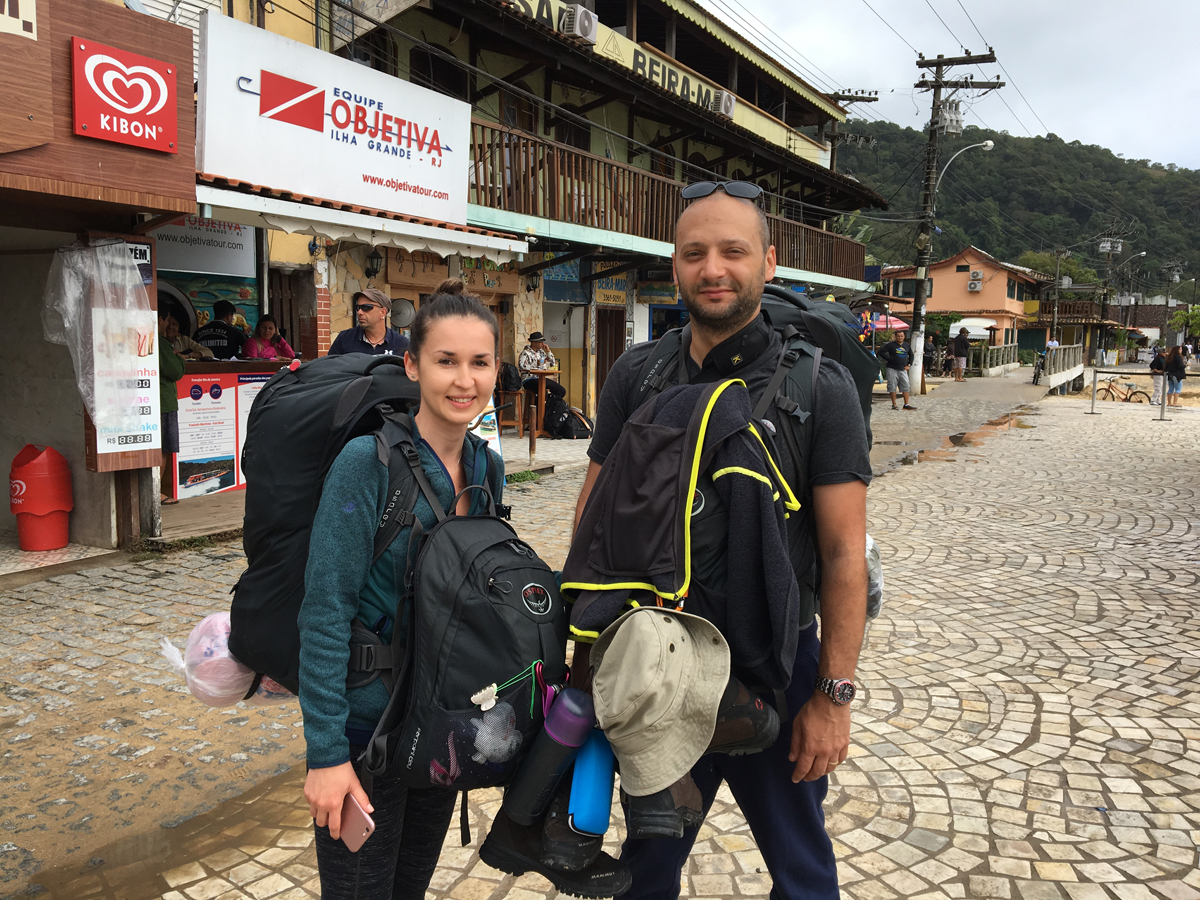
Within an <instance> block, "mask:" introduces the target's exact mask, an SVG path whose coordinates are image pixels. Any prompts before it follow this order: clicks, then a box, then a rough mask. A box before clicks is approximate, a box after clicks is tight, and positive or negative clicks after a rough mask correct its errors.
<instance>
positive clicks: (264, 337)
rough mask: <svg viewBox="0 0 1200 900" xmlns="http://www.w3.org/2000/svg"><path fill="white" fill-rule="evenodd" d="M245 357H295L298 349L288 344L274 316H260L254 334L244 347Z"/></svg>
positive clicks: (243, 354)
mask: <svg viewBox="0 0 1200 900" xmlns="http://www.w3.org/2000/svg"><path fill="white" fill-rule="evenodd" d="M242 358H243V359H295V358H296V351H294V350H293V349H292V348H291V347H289V346H288V342H287V341H285V340H284V339H283V335H281V334H280V333H279V330H278V329H277V328H276V326H275V318H274V317H273V316H260V317H259V320H258V326H257V327H256V328H255V329H254V336H253V337H252V338H250V340H248V341H246V344H245V346H243V347H242Z"/></svg>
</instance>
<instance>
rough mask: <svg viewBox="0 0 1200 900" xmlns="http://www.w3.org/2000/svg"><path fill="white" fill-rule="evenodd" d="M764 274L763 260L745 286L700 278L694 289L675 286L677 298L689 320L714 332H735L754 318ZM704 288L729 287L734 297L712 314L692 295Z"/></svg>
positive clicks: (764, 280) (765, 270)
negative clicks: (729, 302) (685, 309)
mask: <svg viewBox="0 0 1200 900" xmlns="http://www.w3.org/2000/svg"><path fill="white" fill-rule="evenodd" d="M766 274H767V265H766V261H765V260H764V261H763V265H762V267H761V268H760V269H759V270H758V274H757V275H756V276H755V278H754V280H753V281H752V282H751V284H750V286H749V287H747V286H735V285H734V284H733V283H732V282H729V281H728V280H725V281H719V282H708V281H701V282H699V283H698V284H697V285H696V286H695V289H694V290H690V289H688V288H685V287H684V286H683V285H682V284H681V285H680V286H679V297H680V299H681V300H683V305H684V306H685V307H686V308H687V311H688V316H689V319H690V321H692V322H695V323H696V324H697V325H699V326H700V327H701V328H703V329H705V330H707V331H711V332H713V333H714V334H717V335H726V336H727V335H731V334H735V333H737V332H738V331H740V330H741V329H742V328H743V327H745V326H746V325H747V324H748V323H749V322H750V320H751V319H753V318H754V312H755V310H757V309H758V304H759V301H760V300H761V299H762V292H763V285H764V284H766ZM706 287H724V288H730V289H733V290H735V292H736V298H735V299H734V301H733V303H731V304H730V305H729V306H728V307H726V308H725V310H724V311H722V312H720V313H717V314H715V315H714V313H713V312H712V311H711V310H710V309H709V308H708V307H706V306H705V305H704V304H703V303H701V302H700V301H699V300H697V299H696V295H697V294H699V292H700V291H701V290H703V289H704V288H706Z"/></svg>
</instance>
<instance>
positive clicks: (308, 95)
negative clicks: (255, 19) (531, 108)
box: [196, 13, 471, 224]
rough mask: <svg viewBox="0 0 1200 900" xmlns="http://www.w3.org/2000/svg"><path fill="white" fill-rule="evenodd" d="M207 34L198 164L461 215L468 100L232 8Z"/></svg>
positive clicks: (377, 204)
mask: <svg viewBox="0 0 1200 900" xmlns="http://www.w3.org/2000/svg"><path fill="white" fill-rule="evenodd" d="M200 46H201V57H200V97H199V113H198V119H197V123H198V131H199V134H198V136H197V141H196V145H197V146H196V165H197V168H198V169H199V170H200V171H202V172H207V173H209V174H212V175H219V176H222V177H224V178H229V179H237V180H241V181H247V182H250V183H252V184H259V185H266V186H268V187H271V188H275V189H279V190H286V191H290V192H291V193H294V194H303V195H307V196H313V197H320V198H322V199H325V200H334V201H338V202H342V203H353V204H356V205H359V206H365V207H369V208H372V209H383V210H388V211H392V212H400V213H405V214H408V215H416V216H424V217H427V218H431V219H438V220H441V221H445V222H455V223H460V224H465V223H466V220H467V174H468V171H469V160H468V153H467V150H468V142H469V140H470V128H471V107H470V106H469V105H468V104H466V103H463V102H462V101H460V100H455V99H453V98H450V97H447V96H445V95H443V94H438V93H435V92H433V91H430V90H426V89H425V88H422V87H418V86H417V85H414V84H409V83H408V82H406V81H401V80H400V79H397V78H393V77H391V76H390V75H385V74H384V73H382V72H377V71H375V70H373V69H368V68H365V67H363V66H360V65H358V64H357V63H353V62H350V61H349V60H346V59H343V58H341V57H338V56H334V55H333V54H331V53H325V52H323V51H321V50H316V49H314V48H312V47H307V46H305V45H304V44H300V43H297V42H296V41H291V40H288V39H287V38H284V37H281V36H279V35H276V34H272V33H270V32H268V31H265V30H263V29H261V28H254V27H253V26H250V25H246V24H243V23H241V22H238V21H236V20H234V19H232V18H229V17H227V16H222V15H212V14H209V13H205V14H204V15H203V18H202V22H201V44H200Z"/></svg>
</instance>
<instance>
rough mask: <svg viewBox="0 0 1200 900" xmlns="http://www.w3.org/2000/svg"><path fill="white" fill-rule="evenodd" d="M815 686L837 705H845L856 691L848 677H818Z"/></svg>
mask: <svg viewBox="0 0 1200 900" xmlns="http://www.w3.org/2000/svg"><path fill="white" fill-rule="evenodd" d="M816 687H817V690H818V691H820V692H821V693H822V694H825V695H826V696H827V697H828V698H829V699H830V700H832V701H833V702H834V703H836V704H837V705H838V706H845V705H846V704H847V703H849V702H850V701H851V700H853V699H854V695H855V694H856V693H858V692H857V690H855V687H854V682H853V681H852V680H851V679H849V678H818V679H817V685H816Z"/></svg>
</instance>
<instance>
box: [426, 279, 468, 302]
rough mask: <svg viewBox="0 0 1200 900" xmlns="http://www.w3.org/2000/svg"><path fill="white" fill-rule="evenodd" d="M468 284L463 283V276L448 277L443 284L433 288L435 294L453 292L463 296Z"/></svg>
mask: <svg viewBox="0 0 1200 900" xmlns="http://www.w3.org/2000/svg"><path fill="white" fill-rule="evenodd" d="M466 289H467V286H466V285H465V284H463V280H462V279H461V278H447V279H446V280H445V281H443V282H442V283H441V284H439V285H438V286H437V287H435V288H434V289H433V292H434V294H451V295H452V296H455V297H461V296H462V295H463V292H464V291H466Z"/></svg>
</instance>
